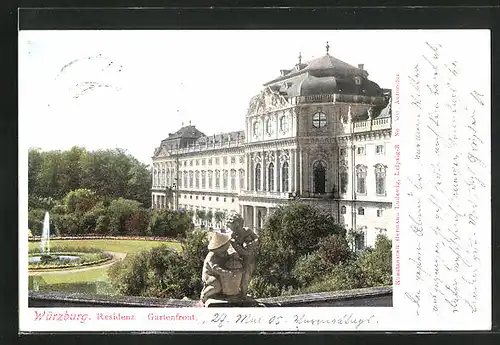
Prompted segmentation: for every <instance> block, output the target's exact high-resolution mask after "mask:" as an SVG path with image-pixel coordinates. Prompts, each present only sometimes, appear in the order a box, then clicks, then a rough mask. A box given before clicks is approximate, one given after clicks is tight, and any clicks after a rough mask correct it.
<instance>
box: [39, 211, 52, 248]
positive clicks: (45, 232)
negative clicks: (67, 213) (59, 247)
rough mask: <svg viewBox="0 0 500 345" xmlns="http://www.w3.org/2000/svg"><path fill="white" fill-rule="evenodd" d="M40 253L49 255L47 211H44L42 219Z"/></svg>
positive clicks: (48, 220) (48, 219)
mask: <svg viewBox="0 0 500 345" xmlns="http://www.w3.org/2000/svg"><path fill="white" fill-rule="evenodd" d="M40 254H41V255H42V256H50V218H49V212H47V211H46V212H45V218H44V219H43V230H42V239H41V241H40Z"/></svg>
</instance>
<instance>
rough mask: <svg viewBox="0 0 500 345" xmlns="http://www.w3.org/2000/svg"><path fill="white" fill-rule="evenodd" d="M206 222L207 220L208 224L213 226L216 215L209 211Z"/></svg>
mask: <svg viewBox="0 0 500 345" xmlns="http://www.w3.org/2000/svg"><path fill="white" fill-rule="evenodd" d="M205 218H206V220H207V223H208V225H212V222H213V218H214V214H213V212H212V211H210V210H209V211H207V214H206V217H205Z"/></svg>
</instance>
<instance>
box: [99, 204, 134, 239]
mask: <svg viewBox="0 0 500 345" xmlns="http://www.w3.org/2000/svg"><path fill="white" fill-rule="evenodd" d="M140 211H141V204H140V203H139V202H138V201H135V200H127V199H123V198H118V199H114V200H112V201H111V202H110V203H109V207H108V208H107V212H106V215H107V216H108V217H109V230H108V232H107V233H108V234H110V235H123V234H127V228H126V222H127V220H128V219H129V218H130V217H132V216H133V215H134V214H136V213H138V212H140Z"/></svg>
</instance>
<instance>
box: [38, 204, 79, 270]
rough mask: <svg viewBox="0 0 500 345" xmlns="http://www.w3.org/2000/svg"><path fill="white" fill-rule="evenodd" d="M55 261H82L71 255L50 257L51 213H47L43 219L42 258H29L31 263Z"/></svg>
mask: <svg viewBox="0 0 500 345" xmlns="http://www.w3.org/2000/svg"><path fill="white" fill-rule="evenodd" d="M55 260H61V261H74V260H80V258H79V257H78V256H71V255H50V217H49V212H47V211H46V212H45V217H44V219H43V230H42V238H41V240H40V256H31V257H29V258H28V262H29V263H37V262H42V263H48V262H52V261H55Z"/></svg>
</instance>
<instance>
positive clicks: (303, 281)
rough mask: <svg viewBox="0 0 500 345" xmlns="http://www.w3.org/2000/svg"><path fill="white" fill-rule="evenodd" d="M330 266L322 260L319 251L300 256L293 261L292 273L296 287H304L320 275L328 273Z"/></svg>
mask: <svg viewBox="0 0 500 345" xmlns="http://www.w3.org/2000/svg"><path fill="white" fill-rule="evenodd" d="M329 268H330V266H329V265H328V264H327V263H325V262H324V260H323V258H322V256H321V254H320V253H319V251H315V252H312V253H309V254H306V255H303V256H301V257H300V258H299V259H298V260H297V262H296V263H295V267H294V268H293V271H292V275H293V277H294V278H295V280H296V281H297V283H298V284H297V287H305V286H307V285H309V284H311V282H313V281H315V280H317V279H318V278H320V277H324V276H325V274H327V273H329V272H328V269H329Z"/></svg>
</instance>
